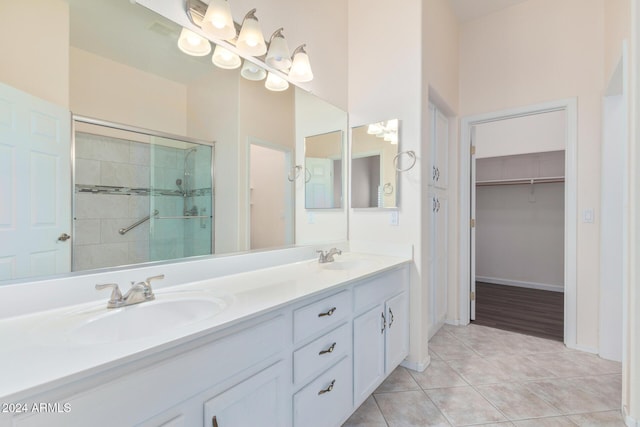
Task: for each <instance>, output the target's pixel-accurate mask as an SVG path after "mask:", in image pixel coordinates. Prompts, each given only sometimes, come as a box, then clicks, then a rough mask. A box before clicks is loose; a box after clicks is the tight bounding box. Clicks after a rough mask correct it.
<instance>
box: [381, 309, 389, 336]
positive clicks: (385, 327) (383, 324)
mask: <svg viewBox="0 0 640 427" xmlns="http://www.w3.org/2000/svg"><path fill="white" fill-rule="evenodd" d="M380 316H382V327H381V328H380V333H381V334H384V330H385V329H387V319H386V318H385V317H384V311H383V312H382V313H380Z"/></svg>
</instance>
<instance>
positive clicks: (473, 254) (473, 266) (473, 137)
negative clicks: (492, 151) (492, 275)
mask: <svg viewBox="0 0 640 427" xmlns="http://www.w3.org/2000/svg"><path fill="white" fill-rule="evenodd" d="M475 143H476V127H475V126H471V147H470V149H471V169H470V170H471V192H470V193H471V218H470V219H469V227H470V229H471V232H470V236H471V244H470V248H471V259H470V260H469V262H470V264H471V283H470V295H471V298H470V301H471V302H470V304H471V308H470V311H469V313H470V316H469V319H470V320H476V225H475V222H476V220H475V218H476V151H475V148H476V147H475ZM463 297H464V296H463Z"/></svg>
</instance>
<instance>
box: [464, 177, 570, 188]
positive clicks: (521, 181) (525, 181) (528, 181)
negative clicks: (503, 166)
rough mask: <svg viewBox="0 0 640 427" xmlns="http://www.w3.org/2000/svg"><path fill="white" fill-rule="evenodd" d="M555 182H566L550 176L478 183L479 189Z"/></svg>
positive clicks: (562, 178) (560, 178)
mask: <svg viewBox="0 0 640 427" xmlns="http://www.w3.org/2000/svg"><path fill="white" fill-rule="evenodd" d="M554 182H564V176H550V177H545V178H518V179H495V180H487V181H476V186H477V187H486V186H490V185H523V184H551V183H554Z"/></svg>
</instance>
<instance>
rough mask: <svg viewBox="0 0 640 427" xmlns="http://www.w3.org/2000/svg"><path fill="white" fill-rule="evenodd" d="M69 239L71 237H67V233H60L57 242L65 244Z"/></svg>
mask: <svg viewBox="0 0 640 427" xmlns="http://www.w3.org/2000/svg"><path fill="white" fill-rule="evenodd" d="M70 238H71V236H69V235H68V234H67V233H62V234H61V235H60V237H58V240H59V241H60V242H66V241H67V240H69V239H70Z"/></svg>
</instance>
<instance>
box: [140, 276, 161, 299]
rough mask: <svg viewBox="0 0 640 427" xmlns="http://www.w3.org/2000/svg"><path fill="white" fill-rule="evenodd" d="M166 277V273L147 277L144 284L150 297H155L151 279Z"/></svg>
mask: <svg viewBox="0 0 640 427" xmlns="http://www.w3.org/2000/svg"><path fill="white" fill-rule="evenodd" d="M162 279H164V274H159V275H157V276H152V277H147V279H146V280H145V281H144V285H145V287H146V290H145V292H146V294H147V295H148V296H150V297H153V289H151V281H152V280H162Z"/></svg>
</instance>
